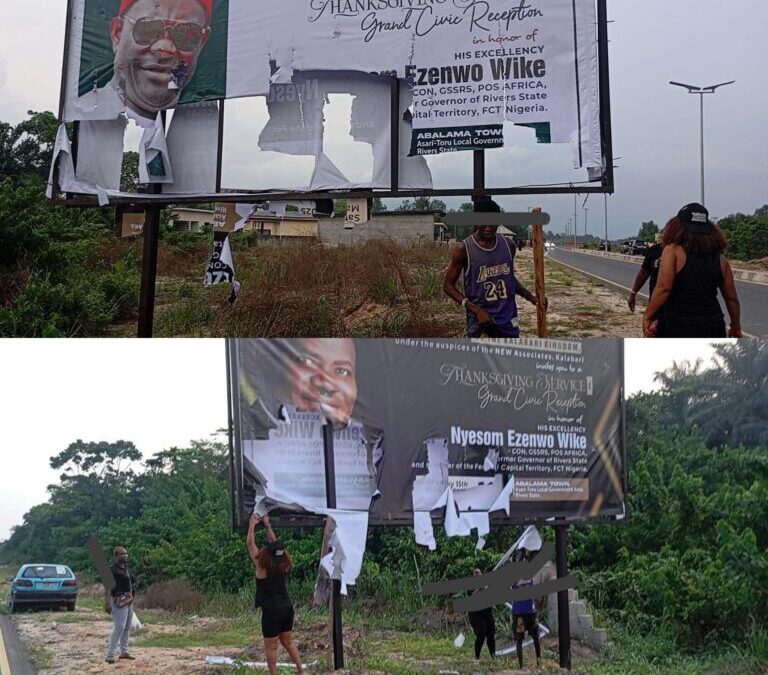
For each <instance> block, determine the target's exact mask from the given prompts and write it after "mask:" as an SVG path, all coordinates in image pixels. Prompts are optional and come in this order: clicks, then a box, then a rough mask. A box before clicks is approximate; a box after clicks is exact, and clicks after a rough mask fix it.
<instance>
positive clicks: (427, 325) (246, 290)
mask: <svg viewBox="0 0 768 675" xmlns="http://www.w3.org/2000/svg"><path fill="white" fill-rule="evenodd" d="M450 253H451V247H450V246H444V245H438V244H435V243H433V242H425V243H420V244H413V245H408V246H406V245H399V244H396V243H394V242H393V241H375V242H368V243H365V244H359V245H355V246H351V247H350V246H340V247H336V248H327V247H322V246H319V245H318V244H317V243H313V242H289V243H283V244H281V245H278V244H276V243H275V242H272V243H269V242H259V241H258V240H255V239H253V238H248V237H243V238H236V239H235V240H234V241H233V255H234V258H235V265H236V269H237V275H238V280H239V281H240V283H241V284H242V287H241V290H240V294H239V296H238V299H237V301H236V302H235V303H234V304H230V303H229V296H230V292H231V287H230V286H229V285H228V284H221V285H217V286H211V287H204V286H203V284H202V279H203V276H204V273H205V265H206V263H207V260H208V256H209V255H210V251H209V250H208V245H207V244H206V243H205V242H201V241H200V240H197V241H186V240H185V241H180V242H175V243H174V245H173V246H171V245H170V244H168V243H167V242H165V241H161V243H160V257H159V262H158V274H159V276H158V283H157V298H156V313H155V325H154V334H155V335H157V336H159V337H161V336H164V337H169V336H181V335H183V336H197V337H214V336H225V337H231V336H248V337H287V336H291V337H306V336H313V337H331V336H334V337H461V336H463V335H464V332H465V318H464V312H463V311H462V310H461V308H460V307H458V306H457V305H456V304H455V303H454V302H452V301H451V300H449V299H448V298H447V297H446V296H445V294H444V293H443V291H442V284H443V276H444V273H445V270H446V268H447V265H448V262H449V259H450ZM515 274H516V276H517V278H518V279H519V280H520V282H522V284H523V285H524V286H525V287H526V288H527V289H529V290H530V291H532V292H533V291H534V289H535V283H534V274H533V255H532V252H531V250H530V249H524V250H523V251H521V252H519V253H518V255H517V256H516V257H515ZM545 275H546V289H547V295H548V296H549V298H550V306H551V307H554V308H555V309H556V312H557V314H558V317H557V318H556V319H553V320H552V321H550V326H549V328H550V332H551V334H552V335H554V336H568V337H579V336H591V335H593V334H594V333H595V330H596V328H598V329H599V326H597V327H596V326H595V325H593V324H592V323H588V325H586V326H583V327H582V326H580V323H579V321H578V320H577V318H578V317H576V316H573V315H572V314H573V309H572V308H571V307H570V306H569V304H568V303H569V302H570V300H571V297H572V296H573V294H576V295H578V296H580V297H582V298H584V297H587V298H588V297H589V296H590V295H592V294H593V293H596V288H597V286H598V285H597V284H595V283H594V282H591V281H587V280H586V279H584V278H582V277H581V276H580V275H578V274H576V273H573V272H571V271H570V270H567V269H564V268H563V267H561V266H558V265H556V264H555V263H554V262H552V261H551V260H546V259H545ZM518 306H519V308H520V326H521V331H522V334H523V335H527V336H532V335H535V333H536V313H535V311H534V308H533V307H532V306H531V305H530V304H529V303H527V302H525V301H524V300H522V299H521V298H518ZM603 309H604V308H603ZM603 318H604V320H610V318H611V317H610V313H608V315H607V316H606V315H605V313H604V314H603ZM561 324H562V325H561ZM134 331H135V326H134V325H133V324H131V325H128V324H127V323H126V324H116V325H114V326H112V327H111V328H110V331H109V332H110V334H112V335H123V334H125V335H130V334H132V333H133V332H134ZM579 331H581V332H579Z"/></svg>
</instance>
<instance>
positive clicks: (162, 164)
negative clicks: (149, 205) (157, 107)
mask: <svg viewBox="0 0 768 675" xmlns="http://www.w3.org/2000/svg"><path fill="white" fill-rule="evenodd" d="M139 182H140V183H163V184H168V183H173V171H172V169H171V157H170V154H169V152H168V145H167V143H166V140H165V129H164V128H163V118H162V115H161V114H160V113H158V114H157V119H156V120H155V124H154V126H152V127H150V128H148V129H145V130H144V133H143V134H142V136H141V142H140V143H139Z"/></svg>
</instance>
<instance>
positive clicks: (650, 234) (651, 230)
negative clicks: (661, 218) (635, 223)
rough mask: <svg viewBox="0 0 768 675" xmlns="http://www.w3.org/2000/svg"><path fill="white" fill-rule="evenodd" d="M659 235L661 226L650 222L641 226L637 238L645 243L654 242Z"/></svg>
mask: <svg viewBox="0 0 768 675" xmlns="http://www.w3.org/2000/svg"><path fill="white" fill-rule="evenodd" d="M658 233H659V226H658V225H657V224H656V223H654V222H653V221H652V220H649V221H647V222H643V224H642V225H641V226H640V230H639V232H638V233H637V238H638V239H642V240H643V241H654V240H655V239H656V235H657V234H658Z"/></svg>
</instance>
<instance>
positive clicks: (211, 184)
mask: <svg viewBox="0 0 768 675" xmlns="http://www.w3.org/2000/svg"><path fill="white" fill-rule="evenodd" d="M166 142H167V146H168V154H169V156H170V157H173V164H174V166H173V185H172V186H171V187H170V188H169V189H170V190H171V191H173V192H175V193H178V194H207V193H212V192H215V191H216V156H217V150H218V147H219V106H218V103H216V102H215V101H211V102H207V103H191V104H188V105H181V106H179V107H178V108H176V110H175V111H174V113H173V118H172V119H171V124H170V125H169V127H168V136H167V139H166Z"/></svg>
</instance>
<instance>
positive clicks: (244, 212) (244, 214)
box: [235, 204, 256, 232]
mask: <svg viewBox="0 0 768 675" xmlns="http://www.w3.org/2000/svg"><path fill="white" fill-rule="evenodd" d="M255 206H256V205H255V204H235V213H237V215H238V216H240V220H238V221H237V222H236V223H235V232H237V231H238V230H242V229H243V228H244V227H245V224H246V223H247V222H248V218H250V216H251V214H252V213H253V209H254V208H255Z"/></svg>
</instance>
